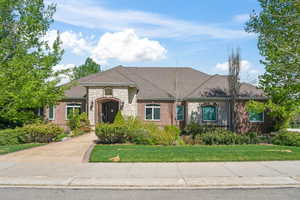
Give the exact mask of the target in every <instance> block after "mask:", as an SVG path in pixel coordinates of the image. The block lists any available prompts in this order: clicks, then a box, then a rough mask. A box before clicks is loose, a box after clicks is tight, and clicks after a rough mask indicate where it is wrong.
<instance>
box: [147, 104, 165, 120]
mask: <svg viewBox="0 0 300 200" xmlns="http://www.w3.org/2000/svg"><path fill="white" fill-rule="evenodd" d="M147 108H151V110H152V119H147V115H146V109H147ZM154 108H159V119H154ZM144 115H145V117H144V119H145V121H160V120H161V117H160V104H154V103H149V104H145V109H144Z"/></svg>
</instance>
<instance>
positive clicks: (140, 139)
mask: <svg viewBox="0 0 300 200" xmlns="http://www.w3.org/2000/svg"><path fill="white" fill-rule="evenodd" d="M129 135H130V136H129V142H131V143H134V144H144V145H153V144H154V139H153V137H151V135H150V132H149V130H147V129H145V128H138V129H131V130H130V131H129Z"/></svg>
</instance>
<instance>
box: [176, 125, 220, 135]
mask: <svg viewBox="0 0 300 200" xmlns="http://www.w3.org/2000/svg"><path fill="white" fill-rule="evenodd" d="M216 128H217V127H215V126H209V125H201V124H198V123H196V122H191V123H190V124H188V125H187V126H186V128H185V129H184V131H183V132H182V133H181V134H182V135H191V136H193V138H195V136H196V135H201V134H204V133H206V132H209V131H213V130H215V129H216Z"/></svg>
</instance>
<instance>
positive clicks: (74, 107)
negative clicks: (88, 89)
mask: <svg viewBox="0 0 300 200" xmlns="http://www.w3.org/2000/svg"><path fill="white" fill-rule="evenodd" d="M75 111H78V113H81V105H80V104H68V105H67V112H66V119H70V117H71V116H72V115H73V113H74V112H75Z"/></svg>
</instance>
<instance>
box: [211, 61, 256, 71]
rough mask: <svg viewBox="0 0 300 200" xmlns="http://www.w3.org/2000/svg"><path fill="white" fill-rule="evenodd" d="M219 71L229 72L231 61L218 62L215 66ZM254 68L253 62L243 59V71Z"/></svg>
mask: <svg viewBox="0 0 300 200" xmlns="http://www.w3.org/2000/svg"><path fill="white" fill-rule="evenodd" d="M215 68H216V69H217V70H218V71H221V72H228V69H229V63H228V62H224V63H218V64H217V65H216V67H215ZM251 68H252V66H251V63H250V62H249V61H247V60H242V61H241V72H249V70H250V69H251ZM250 71H251V70H250Z"/></svg>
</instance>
